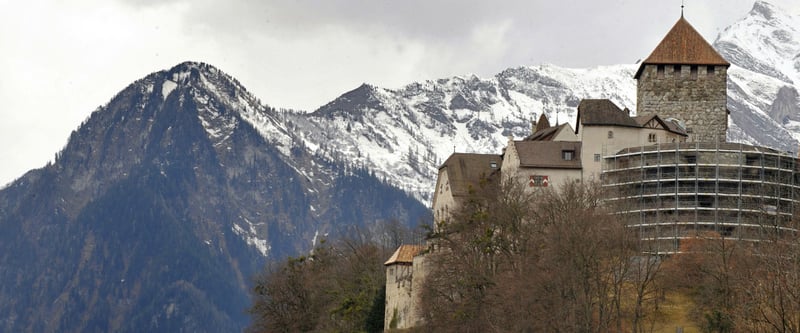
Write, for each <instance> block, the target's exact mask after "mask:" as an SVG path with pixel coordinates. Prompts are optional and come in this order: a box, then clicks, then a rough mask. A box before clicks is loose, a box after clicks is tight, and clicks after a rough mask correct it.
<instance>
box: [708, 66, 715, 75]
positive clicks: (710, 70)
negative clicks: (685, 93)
mask: <svg viewBox="0 0 800 333" xmlns="http://www.w3.org/2000/svg"><path fill="white" fill-rule="evenodd" d="M706 75H714V66H708V67H706Z"/></svg>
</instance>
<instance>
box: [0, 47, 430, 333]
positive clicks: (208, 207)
mask: <svg viewBox="0 0 800 333" xmlns="http://www.w3.org/2000/svg"><path fill="white" fill-rule="evenodd" d="M262 133H265V134H268V135H262ZM281 140H282V141H281ZM293 140H294V138H293V137H292V135H291V132H289V131H288V130H287V129H286V128H285V127H284V126H283V124H282V123H281V122H280V121H279V120H278V118H277V116H276V112H275V111H274V110H273V109H271V108H269V107H267V106H264V105H262V104H261V103H260V102H259V101H258V100H257V99H256V98H255V97H253V96H252V95H251V94H249V93H248V92H247V91H246V90H245V89H244V88H243V87H242V86H241V85H239V84H238V83H237V82H236V80H234V79H233V78H231V77H229V76H228V75H226V74H224V73H222V72H221V71H219V70H217V69H216V68H214V67H212V66H209V65H205V64H200V63H183V64H180V65H178V66H176V67H174V68H172V69H170V70H168V71H161V72H157V73H153V74H151V75H148V76H147V77H145V78H143V79H141V80H138V81H136V82H135V83H133V84H131V85H130V86H128V87H127V88H125V89H124V90H123V91H121V92H120V93H119V94H118V95H117V96H115V97H114V98H113V99H112V100H111V101H110V102H109V103H108V104H107V105H105V106H103V107H101V108H99V109H98V110H97V111H95V112H94V113H93V114H92V116H91V117H90V118H89V119H88V120H87V121H86V122H85V123H84V124H82V125H81V126H80V128H78V129H77V130H76V131H74V132H73V133H72V135H71V137H70V139H69V143H68V144H67V146H66V147H65V148H64V149H63V150H62V151H61V152H59V153H58V154H57V156H56V158H55V161H54V162H53V163H51V164H48V165H47V166H45V167H44V168H41V169H37V170H33V171H30V172H28V173H27V174H26V175H24V176H23V177H21V178H20V179H18V180H17V181H15V182H14V183H12V184H11V185H10V186H9V187H7V188H5V189H4V190H2V191H0V230H2V232H0V280H2V281H3V283H2V284H0V331H6V332H19V331H35V332H47V331H58V332H62V331H76V332H77V331H80V332H107V331H132V332H141V331H151V332H152V331H163V332H176V331H214V332H225V331H237V330H241V329H242V328H243V327H244V326H245V325H246V324H247V321H248V319H247V315H246V313H245V309H246V308H247V307H248V305H249V297H248V289H249V288H250V285H251V279H252V277H253V276H254V274H255V273H256V272H258V271H259V270H260V269H262V268H263V266H264V264H265V263H266V261H267V259H268V258H284V257H286V256H287V255H297V254H300V253H306V252H308V251H309V250H311V249H312V248H313V246H314V242H318V241H319V240H320V239H321V238H322V237H339V236H341V235H344V234H348V233H352V232H354V231H363V232H364V233H366V232H368V231H371V232H374V233H375V234H377V233H378V232H379V230H380V228H381V226H382V224H383V223H385V222H386V221H390V220H393V219H397V220H399V221H401V222H402V223H403V224H405V225H412V224H416V223H418V222H419V221H423V220H424V219H425V218H426V216H427V214H428V210H427V208H426V207H425V206H423V205H422V204H421V203H420V202H419V201H417V200H415V199H414V198H413V197H411V196H409V195H407V194H405V193H404V192H402V191H400V190H398V189H396V188H395V187H393V186H391V185H390V184H388V183H387V182H385V181H382V180H380V179H378V178H376V177H375V176H373V175H372V174H371V172H370V171H368V170H366V169H363V168H358V167H354V166H352V165H350V164H348V163H345V162H342V161H337V160H333V159H330V158H325V157H323V156H318V155H314V154H313V153H311V152H309V151H308V150H307V149H304V148H303V145H302V144H301V143H296V142H294V141H293ZM278 141H280V142H278Z"/></svg>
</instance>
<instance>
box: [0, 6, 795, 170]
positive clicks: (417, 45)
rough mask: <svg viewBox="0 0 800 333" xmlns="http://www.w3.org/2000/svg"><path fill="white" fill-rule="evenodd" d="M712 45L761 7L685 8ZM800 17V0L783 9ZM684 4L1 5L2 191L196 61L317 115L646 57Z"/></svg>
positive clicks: (268, 98)
mask: <svg viewBox="0 0 800 333" xmlns="http://www.w3.org/2000/svg"><path fill="white" fill-rule="evenodd" d="M685 1H686V9H685V16H686V18H687V19H688V20H689V22H690V23H692V24H693V25H694V26H695V28H697V30H698V31H700V33H702V34H703V35H704V36H705V37H706V39H707V40H708V41H709V42H713V40H714V39H715V38H716V36H717V34H718V32H719V31H721V30H722V29H724V28H725V27H726V26H728V25H729V24H731V23H733V22H735V21H736V20H738V19H741V18H742V17H744V16H745V15H746V14H747V12H748V11H749V10H750V9H751V8H752V6H753V1H752V0H705V1H699V0H685ZM771 2H772V3H774V4H776V5H778V6H780V7H783V8H784V9H786V10H788V11H790V12H792V13H798V12H800V2H798V1H796V0H771ZM680 6H681V1H680V0H658V1H651V0H647V1H645V0H635V1H634V0H627V1H626V0H605V1H597V0H558V1H539V0H524V1H485V0H482V1H472V0H470V1H466V0H458V1H455V0H453V1H433V0H402V1H393V0H360V1H355V0H353V1H346V0H319V1H308V0H285V1H258V0H252V1H248V0H227V1H211V0H196V1H176V0H102V1H101V0H97V1H92V0H73V1H60V0H43V1H19V0H17V1H9V0H0V50H2V53H0V75H2V76H1V77H0V186H2V184H5V183H7V182H9V181H11V180H13V179H14V178H17V177H19V176H21V175H22V174H23V173H24V172H25V171H27V170H29V169H32V168H37V167H41V166H43V165H44V164H45V163H47V161H48V160H51V159H52V158H53V156H54V154H55V153H56V152H57V151H59V150H60V149H61V148H63V146H64V145H65V144H66V142H67V138H68V136H69V133H70V132H71V131H72V130H74V129H76V128H77V127H78V126H79V125H80V123H81V122H82V121H83V120H84V119H86V117H88V116H89V114H90V113H91V112H92V111H93V110H94V109H95V108H97V107H98V106H99V105H102V104H105V103H106V102H108V101H109V100H110V98H111V97H113V96H114V94H116V93H117V92H119V91H120V90H122V89H123V88H125V87H126V86H127V85H128V84H130V83H132V82H133V81H135V80H136V79H139V78H141V77H144V76H145V75H147V74H149V73H152V72H156V71H159V70H163V69H169V68H171V67H172V66H174V65H176V64H178V63H180V62H183V61H187V60H191V61H202V62H206V63H209V64H211V65H214V66H216V67H218V68H219V69H221V70H223V71H225V72H227V73H228V74H230V75H232V76H234V77H236V78H237V79H238V80H239V81H240V82H241V83H242V84H243V85H244V86H245V87H247V88H248V90H250V91H251V92H253V93H254V94H255V95H256V96H258V97H260V98H261V100H262V101H263V102H265V103H267V104H269V105H271V106H274V107H283V108H294V109H301V110H308V111H313V110H314V109H316V108H317V107H319V106H321V105H323V104H325V103H327V102H329V101H331V100H332V99H334V98H335V97H337V96H338V95H340V94H342V93H344V92H346V91H348V90H350V89H353V88H355V87H357V86H358V85H359V84H361V83H363V82H367V83H371V84H374V85H378V86H382V87H387V88H397V87H401V86H403V85H405V84H407V83H410V82H413V81H420V80H425V79H436V78H442V77H449V76H454V75H467V74H477V75H479V76H481V77H489V76H492V75H494V74H496V73H497V72H499V71H501V70H503V69H505V68H508V67H514V66H523V65H537V64H542V63H550V64H555V65H560V66H565V67H593V66H599V65H611V64H621V63H635V62H636V61H637V60H638V59H641V58H645V57H646V56H647V55H648V54H649V53H650V51H652V49H653V48H655V46H656V44H657V43H658V42H659V41H660V40H661V38H662V37H663V36H664V34H666V32H667V31H668V30H669V28H671V27H672V25H673V24H674V23H675V21H676V20H677V19H678V18H679V16H680Z"/></svg>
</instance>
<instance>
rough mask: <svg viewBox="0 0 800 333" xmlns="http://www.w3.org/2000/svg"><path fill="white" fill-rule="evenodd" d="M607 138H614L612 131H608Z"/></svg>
mask: <svg viewBox="0 0 800 333" xmlns="http://www.w3.org/2000/svg"><path fill="white" fill-rule="evenodd" d="M608 138H609V139H613V138H614V131H608Z"/></svg>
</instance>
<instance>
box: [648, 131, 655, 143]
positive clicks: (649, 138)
mask: <svg viewBox="0 0 800 333" xmlns="http://www.w3.org/2000/svg"><path fill="white" fill-rule="evenodd" d="M656 141H657V140H656V134H655V133H650V134H648V135H647V142H656Z"/></svg>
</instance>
